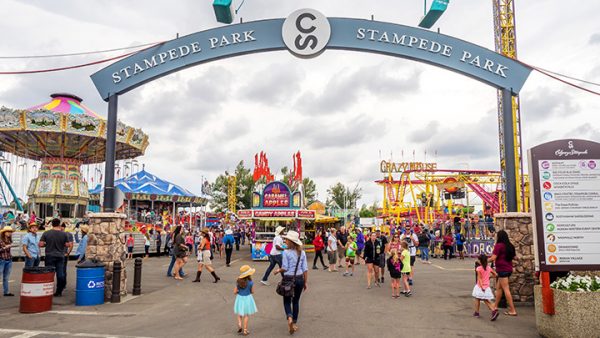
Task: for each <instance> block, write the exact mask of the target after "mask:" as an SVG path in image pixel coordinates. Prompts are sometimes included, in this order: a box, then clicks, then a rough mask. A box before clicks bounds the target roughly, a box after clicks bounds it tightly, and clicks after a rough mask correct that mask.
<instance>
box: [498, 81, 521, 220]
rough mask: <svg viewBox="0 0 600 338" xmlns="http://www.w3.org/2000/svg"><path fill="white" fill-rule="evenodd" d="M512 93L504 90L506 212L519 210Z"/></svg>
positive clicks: (503, 126) (503, 127) (503, 125)
mask: <svg viewBox="0 0 600 338" xmlns="http://www.w3.org/2000/svg"><path fill="white" fill-rule="evenodd" d="M512 101H513V100H512V92H511V90H510V89H502V108H501V109H502V112H503V117H504V118H503V121H502V122H503V123H502V129H503V135H502V136H503V139H504V154H505V156H504V161H505V170H506V178H505V179H506V209H507V210H506V211H508V212H516V211H518V210H517V171H516V168H515V138H514V116H513V113H512Z"/></svg>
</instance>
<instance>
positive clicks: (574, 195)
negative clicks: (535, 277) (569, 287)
mask: <svg viewBox="0 0 600 338" xmlns="http://www.w3.org/2000/svg"><path fill="white" fill-rule="evenodd" d="M529 172H530V174H531V182H532V184H533V189H532V190H531V202H532V210H533V222H534V225H535V226H534V232H535V234H534V247H535V265H536V268H537V269H539V271H541V273H542V275H541V279H542V296H543V297H542V300H543V303H544V313H547V314H553V313H554V309H553V306H552V305H551V304H552V300H553V296H552V290H551V289H550V279H549V272H551V271H573V270H584V271H585V270H600V143H596V142H592V141H585V140H558V141H553V142H548V143H544V144H541V145H538V146H536V147H533V148H531V149H530V150H529Z"/></svg>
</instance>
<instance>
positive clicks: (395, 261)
mask: <svg viewBox="0 0 600 338" xmlns="http://www.w3.org/2000/svg"><path fill="white" fill-rule="evenodd" d="M387 267H388V270H389V271H390V277H391V278H392V298H398V297H400V278H402V261H401V260H400V256H398V250H396V249H392V251H390V258H388V261H387Z"/></svg>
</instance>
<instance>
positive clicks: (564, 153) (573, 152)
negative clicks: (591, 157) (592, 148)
mask: <svg viewBox="0 0 600 338" xmlns="http://www.w3.org/2000/svg"><path fill="white" fill-rule="evenodd" d="M567 145H568V148H569V150H564V149H557V150H556V151H555V152H554V154H555V155H556V156H560V157H563V156H565V157H567V156H581V155H587V154H588V150H587V149H586V150H583V151H580V150H576V149H575V146H574V145H573V141H569V142H567Z"/></svg>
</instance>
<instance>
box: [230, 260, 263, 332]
mask: <svg viewBox="0 0 600 338" xmlns="http://www.w3.org/2000/svg"><path fill="white" fill-rule="evenodd" d="M254 272H256V269H253V268H251V267H250V266H249V265H244V266H242V267H241V268H240V276H239V277H238V280H237V285H236V287H235V289H234V290H233V293H235V294H236V295H237V296H236V297H235V304H234V306H233V312H234V313H235V314H236V315H237V316H238V318H237V320H238V333H239V334H242V335H244V336H247V335H248V334H249V333H250V332H249V331H248V316H250V315H253V314H255V313H256V312H258V309H257V308H256V303H255V302H254V297H252V293H254V292H253V290H252V287H253V286H254V282H252V275H253V274H254Z"/></svg>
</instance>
